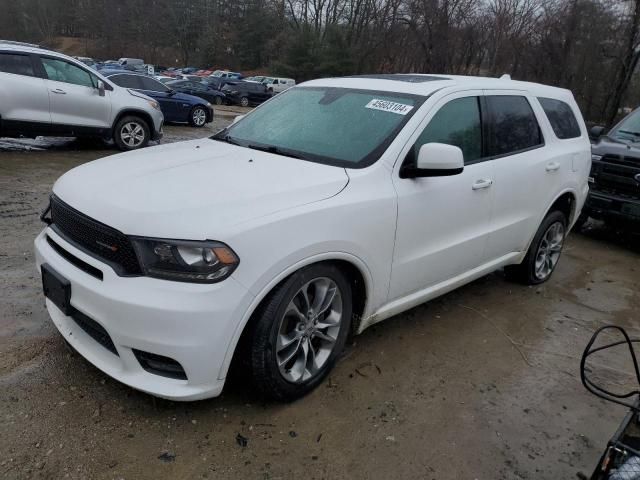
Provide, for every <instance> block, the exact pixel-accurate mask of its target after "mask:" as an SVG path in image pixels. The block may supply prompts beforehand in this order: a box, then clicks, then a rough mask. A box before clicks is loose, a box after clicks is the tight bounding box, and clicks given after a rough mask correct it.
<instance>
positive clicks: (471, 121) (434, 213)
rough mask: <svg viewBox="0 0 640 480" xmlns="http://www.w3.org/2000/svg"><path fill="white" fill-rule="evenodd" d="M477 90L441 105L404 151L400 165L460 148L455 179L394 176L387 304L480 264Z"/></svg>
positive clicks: (484, 183)
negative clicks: (437, 150)
mask: <svg viewBox="0 0 640 480" xmlns="http://www.w3.org/2000/svg"><path fill="white" fill-rule="evenodd" d="M481 95H482V92H481V91H467V92H459V93H456V94H452V95H449V96H446V97H445V98H443V99H442V100H440V101H439V102H438V103H437V104H436V105H435V106H434V107H433V109H432V110H431V112H429V114H428V115H427V117H426V118H425V120H424V121H423V122H422V124H421V125H420V127H419V128H418V129H417V131H416V132H415V133H414V136H413V137H412V139H411V140H410V141H409V143H408V146H407V147H405V150H404V151H403V155H402V156H401V159H400V160H399V163H403V162H404V161H408V162H411V161H412V159H415V158H417V152H418V150H419V149H420V147H421V146H422V145H424V144H426V143H430V142H437V143H446V144H449V145H454V146H457V147H460V148H461V150H462V152H463V155H464V162H465V166H464V170H463V172H462V173H461V174H458V175H452V176H443V177H427V178H400V176H399V174H398V171H399V165H396V168H395V170H394V172H395V173H394V177H393V182H394V185H395V189H396V192H397V195H398V219H397V227H396V243H395V248H394V254H393V267H392V273H391V285H390V291H389V301H393V300H396V299H399V298H402V297H405V296H407V295H411V294H413V293H417V292H420V291H422V290H425V289H427V288H429V287H433V286H436V285H438V284H441V283H442V282H446V281H447V280H452V279H454V278H455V277H456V276H459V275H462V274H464V273H466V272H469V271H470V270H473V269H474V268H476V267H478V266H480V265H482V264H483V263H485V261H486V258H485V257H486V255H485V252H486V245H487V239H488V237H489V234H490V225H491V211H492V201H493V190H492V188H491V185H492V183H493V177H494V172H493V163H492V162H491V161H484V158H483V141H482V115H481V102H480V98H481Z"/></svg>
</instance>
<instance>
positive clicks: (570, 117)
mask: <svg viewBox="0 0 640 480" xmlns="http://www.w3.org/2000/svg"><path fill="white" fill-rule="evenodd" d="M538 101H539V102H540V105H542V108H543V110H544V113H546V115H547V118H548V119H549V123H551V128H553V132H554V133H555V134H556V137H558V138H561V139H566V138H576V137H579V136H580V126H579V125H578V121H577V120H576V117H575V115H574V114H573V111H572V110H571V107H570V106H569V105H567V104H566V103H564V102H561V101H560V100H554V99H552V98H538Z"/></svg>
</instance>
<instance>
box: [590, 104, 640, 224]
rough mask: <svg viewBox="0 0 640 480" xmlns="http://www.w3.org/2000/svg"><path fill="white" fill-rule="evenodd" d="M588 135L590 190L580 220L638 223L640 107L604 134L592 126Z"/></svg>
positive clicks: (639, 200)
mask: <svg viewBox="0 0 640 480" xmlns="http://www.w3.org/2000/svg"><path fill="white" fill-rule="evenodd" d="M591 137H592V138H594V139H595V143H594V144H593V145H592V147H591V151H592V156H591V159H592V167H591V175H590V176H589V185H590V193H589V197H588V199H587V204H586V206H585V208H584V209H583V210H582V216H581V221H585V220H586V219H587V218H588V217H591V218H596V219H599V220H604V221H605V222H607V223H611V224H616V225H627V226H635V227H640V108H639V109H637V110H634V111H633V112H631V113H630V114H629V115H627V116H626V117H625V118H624V119H622V121H621V122H620V123H618V124H617V125H616V126H615V127H613V128H612V129H611V131H609V133H607V134H606V135H605V134H604V128H603V127H593V128H592V129H591Z"/></svg>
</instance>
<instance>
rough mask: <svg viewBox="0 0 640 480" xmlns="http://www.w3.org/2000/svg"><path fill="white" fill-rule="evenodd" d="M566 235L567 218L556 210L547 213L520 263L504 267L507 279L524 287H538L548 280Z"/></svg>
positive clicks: (557, 260) (556, 262)
mask: <svg viewBox="0 0 640 480" xmlns="http://www.w3.org/2000/svg"><path fill="white" fill-rule="evenodd" d="M554 229H555V230H554ZM566 235H567V217H566V216H565V215H564V213H562V212H560V211H558V210H556V211H553V212H550V213H548V214H547V216H546V217H545V218H544V220H543V221H542V223H541V224H540V227H539V228H538V231H537V232H536V235H535V237H533V241H532V242H531V245H530V246H529V250H528V251H527V255H526V256H525V257H524V260H523V261H522V263H521V264H520V265H509V266H508V267H505V269H504V270H505V274H506V275H507V277H508V278H510V279H512V280H515V281H518V282H520V283H523V284H525V285H538V284H540V283H543V282H546V281H547V280H549V278H551V275H552V274H553V272H554V270H555V268H556V266H557V265H558V262H559V260H560V256H561V254H562V247H563V245H564V239H565V238H566Z"/></svg>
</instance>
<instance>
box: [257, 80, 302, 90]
mask: <svg viewBox="0 0 640 480" xmlns="http://www.w3.org/2000/svg"><path fill="white" fill-rule="evenodd" d="M261 83H263V84H264V85H266V86H267V91H268V92H271V93H280V92H284V91H285V90H287V89H289V88H291V87H294V86H295V85H296V81H295V80H294V79H292V78H279V77H265V78H264V79H263V80H262V82H261Z"/></svg>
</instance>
